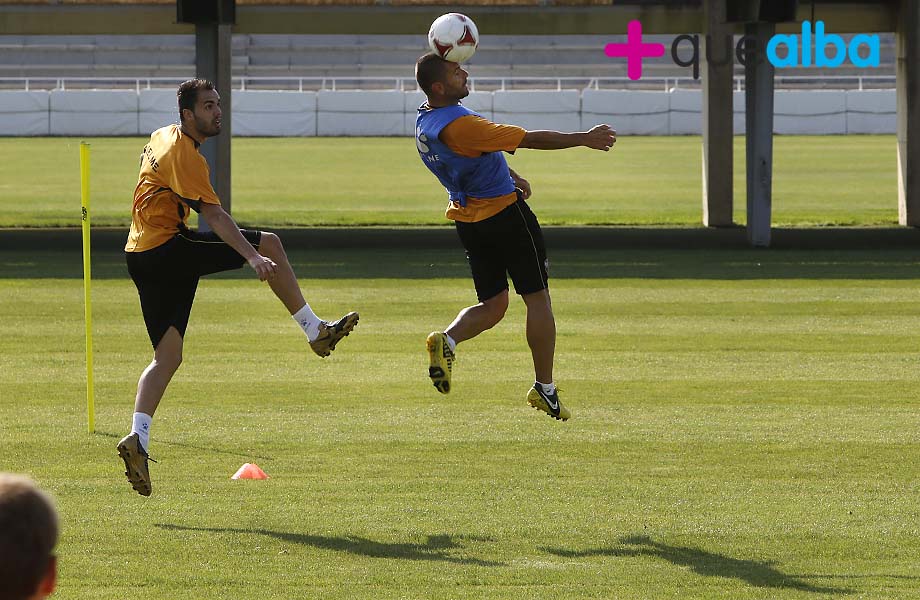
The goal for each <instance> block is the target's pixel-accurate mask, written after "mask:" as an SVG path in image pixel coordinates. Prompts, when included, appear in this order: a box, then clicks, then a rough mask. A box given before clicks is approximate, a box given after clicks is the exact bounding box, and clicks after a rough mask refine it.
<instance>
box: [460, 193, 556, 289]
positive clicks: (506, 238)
mask: <svg viewBox="0 0 920 600" xmlns="http://www.w3.org/2000/svg"><path fill="white" fill-rule="evenodd" d="M456 227H457V234H458V235H459V236H460V241H461V242H462V243H463V247H464V248H465V249H466V258H467V260H468V261H469V263H470V271H471V272H472V274H473V283H474V285H475V286H476V296H477V297H478V298H479V301H480V302H484V301H486V300H488V299H489V298H492V297H494V296H495V295H497V294H499V293H501V292H502V291H504V290H507V289H508V276H510V277H511V281H512V282H513V283H514V291H515V292H517V293H518V294H520V295H525V294H532V293H534V292H539V291H540V290H543V289H546V288H547V286H548V285H549V283H548V282H549V277H548V274H547V268H548V262H547V260H546V245H545V244H544V243H543V232H542V231H541V230H540V224H539V223H538V222H537V217H536V216H535V215H534V214H533V211H531V210H530V207H529V206H528V205H527V203H526V202H524V200H523V199H522V198H521V197H520V194H519V195H518V200H517V202H515V203H514V204H512V205H510V206H508V208H506V209H504V210H503V211H501V212H500V213H498V214H497V215H494V216H492V217H489V218H488V219H485V220H483V221H478V222H476V223H463V222H460V221H457V222H456Z"/></svg>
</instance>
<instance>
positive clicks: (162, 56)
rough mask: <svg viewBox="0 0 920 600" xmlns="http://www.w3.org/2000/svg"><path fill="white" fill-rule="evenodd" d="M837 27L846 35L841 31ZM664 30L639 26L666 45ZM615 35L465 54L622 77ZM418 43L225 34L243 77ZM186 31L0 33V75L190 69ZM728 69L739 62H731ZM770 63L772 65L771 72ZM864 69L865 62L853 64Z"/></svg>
mask: <svg viewBox="0 0 920 600" xmlns="http://www.w3.org/2000/svg"><path fill="white" fill-rule="evenodd" d="M845 37H846V36H845ZM673 39H674V36H646V40H647V41H658V42H661V43H663V44H665V45H666V46H670V43H671V41H672V40H673ZM881 40H882V44H881V46H882V52H881V60H882V66H881V67H880V68H879V69H874V70H873V74H876V75H886V76H892V75H893V74H894V36H893V35H892V34H881ZM618 41H620V42H621V41H625V36H624V35H609V36H600V35H584V36H502V37H494V36H493V37H490V36H484V37H483V39H482V41H481V45H480V48H479V51H478V52H477V54H476V56H475V57H474V58H473V60H472V61H471V63H470V72H471V74H472V75H474V76H476V77H585V78H592V77H625V76H626V64H625V61H623V60H613V59H610V58H607V57H606V56H605V55H604V53H603V48H604V45H605V44H607V43H610V42H618ZM426 50H427V47H426V41H425V37H424V36H423V35H412V36H408V35H241V34H237V35H234V36H233V44H232V53H233V67H232V69H233V75H234V76H246V77H311V76H312V77H316V76H318V77H343V78H347V77H412V74H413V64H414V62H415V59H416V58H417V57H418V56H419V55H421V54H422V53H423V52H425V51H426ZM194 61H195V39H194V36H192V35H136V36H124V35H91V36H47V35H45V36H39V35H34V36H10V35H0V77H16V78H27V77H31V78H39V77H52V78H54V77H68V78H80V77H124V78H136V77H167V78H180V77H187V76H192V75H193V74H194ZM736 73H737V74H739V75H740V74H742V73H743V69H742V67H741V66H740V65H736ZM853 73H857V70H856V69H855V68H853V67H852V66H851V65H849V62H847V63H844V65H843V66H842V67H841V68H838V69H834V70H832V71H829V70H821V69H815V68H808V69H787V70H783V73H781V74H783V75H815V76H822V75H825V76H827V75H834V76H839V75H848V74H853ZM689 74H690V73H689V69H688V68H683V67H679V66H677V65H675V64H674V63H673V61H672V60H671V57H670V52H666V53H665V56H663V57H661V58H657V59H646V60H645V61H644V63H643V76H644V77H686V76H688V75H689ZM779 74H780V73H778V75H779ZM862 74H865V70H863V71H862Z"/></svg>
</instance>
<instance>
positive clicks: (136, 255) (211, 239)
mask: <svg viewBox="0 0 920 600" xmlns="http://www.w3.org/2000/svg"><path fill="white" fill-rule="evenodd" d="M240 233H242V234H243V237H245V238H246V241H248V242H249V243H250V244H252V246H253V247H254V248H258V247H259V242H260V241H261V239H262V232H260V231H251V230H248V229H241V230H240ZM125 261H126V262H127V263H128V273H130V274H131V279H132V280H134V285H135V286H136V287H137V294H138V296H140V301H141V311H142V312H143V313H144V323H145V324H146V325H147V335H148V336H149V337H150V343H151V344H153V347H154V348H156V347H157V345H159V343H160V340H161V339H163V335H164V334H165V333H166V331H167V330H168V329H169V328H170V327H175V328H176V330H177V331H178V332H179V335H181V336H183V337H185V330H186V328H187V327H188V319H189V315H190V314H191V311H192V302H194V300H195V291H196V290H197V289H198V279H199V278H201V277H202V276H204V275H210V274H212V273H220V272H221V271H230V270H233V269H239V268H240V267H242V266H243V265H244V264H246V260H245V259H244V258H243V257H242V256H241V255H240V253H239V252H237V251H236V250H234V249H233V248H232V247H230V246H229V245H227V243H226V242H224V241H223V240H221V239H220V238H219V237H218V236H217V234H215V233H213V232H208V233H199V232H197V231H191V230H189V229H183V230H180V231H179V233H177V234H176V235H175V236H174V237H173V238H172V239H170V240H169V241H168V242H166V243H165V244H162V245H160V246H157V247H156V248H151V249H150V250H146V251H144V252H125Z"/></svg>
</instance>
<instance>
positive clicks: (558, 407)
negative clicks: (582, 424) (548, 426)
mask: <svg viewBox="0 0 920 600" xmlns="http://www.w3.org/2000/svg"><path fill="white" fill-rule="evenodd" d="M527 403H528V404H530V405H531V406H532V407H534V408H536V409H537V410H542V411H543V412H545V413H546V414H548V415H549V416H551V417H552V418H554V419H559V420H560V421H568V420H569V419H570V418H571V417H572V413H571V412H569V409H567V408H566V407H564V406H562V402H560V401H559V390H558V389H556V390H555V391H554V392H553V393H552V394H547V393H546V392H544V391H543V389H542V388H541V387H540V386H538V385H536V384H534V386H533V387H532V388H530V391H529V392H527Z"/></svg>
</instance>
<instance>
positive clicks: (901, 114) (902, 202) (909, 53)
mask: <svg viewBox="0 0 920 600" xmlns="http://www.w3.org/2000/svg"><path fill="white" fill-rule="evenodd" d="M895 35H896V39H897V53H898V58H897V61H898V62H897V76H898V82H897V89H898V91H897V96H898V222H899V223H900V224H901V225H908V226H911V227H920V6H918V4H917V0H901V7H900V15H899V18H898V30H897V32H896V33H895Z"/></svg>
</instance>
